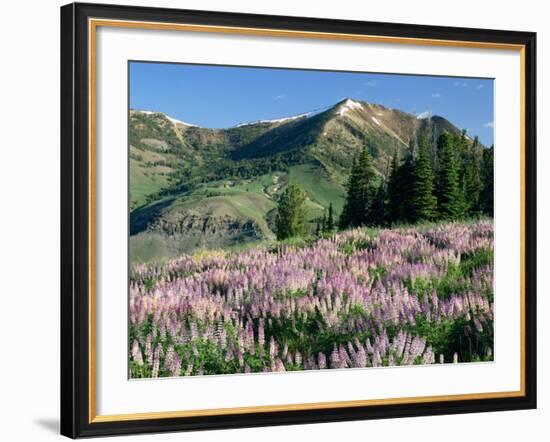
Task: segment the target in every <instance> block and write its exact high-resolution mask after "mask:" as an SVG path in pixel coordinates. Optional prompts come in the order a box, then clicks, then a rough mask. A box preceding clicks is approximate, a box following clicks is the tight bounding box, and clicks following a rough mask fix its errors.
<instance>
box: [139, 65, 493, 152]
mask: <svg viewBox="0 0 550 442" xmlns="http://www.w3.org/2000/svg"><path fill="white" fill-rule="evenodd" d="M345 97H349V98H354V99H357V100H362V101H367V102H369V103H376V104H382V105H384V106H386V107H391V108H396V109H400V110H403V111H405V112H409V113H413V114H420V113H422V112H425V111H431V112H432V114H434V115H441V116H443V117H445V118H447V119H448V120H450V121H451V122H452V123H453V124H455V125H456V126H457V127H458V128H460V129H468V133H469V135H470V136H472V137H473V136H475V135H478V136H479V139H480V141H481V142H482V143H483V144H485V145H486V146H489V145H491V144H492V143H493V118H494V117H493V80H487V79H478V78H458V77H431V76H417V75H394V74H370V73H351V72H331V71H307V70H291V69H272V68H242V67H227V66H201V65H186V64H175V63H174V64H172V63H142V62H131V63H130V107H131V108H132V109H141V110H150V111H158V112H164V113H166V114H168V115H170V116H171V117H174V118H177V119H180V120H183V121H185V122H188V123H192V124H196V125H199V126H202V127H210V128H225V127H231V126H234V125H235V124H238V123H243V122H247V121H255V120H262V119H273V118H282V117H287V116H292V115H296V114H300V113H304V112H309V111H312V110H315V109H319V108H323V107H326V106H330V105H333V104H335V103H337V102H338V101H340V100H342V99H343V98H345Z"/></svg>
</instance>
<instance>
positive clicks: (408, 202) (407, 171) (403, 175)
mask: <svg viewBox="0 0 550 442" xmlns="http://www.w3.org/2000/svg"><path fill="white" fill-rule="evenodd" d="M413 151H414V145H413V144H412V141H411V146H410V148H409V150H408V152H407V153H406V154H405V158H404V160H403V163H402V164H401V166H400V167H399V191H400V197H399V198H400V204H399V216H398V218H397V221H398V222H407V223H412V222H414V209H413V203H414V193H413V189H414V181H415V177H414V173H415V170H414V156H413Z"/></svg>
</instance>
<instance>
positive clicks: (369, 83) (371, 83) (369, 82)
mask: <svg viewBox="0 0 550 442" xmlns="http://www.w3.org/2000/svg"><path fill="white" fill-rule="evenodd" d="M377 84H378V82H377V81H376V80H369V81H367V82H366V83H365V86H368V87H376V85H377Z"/></svg>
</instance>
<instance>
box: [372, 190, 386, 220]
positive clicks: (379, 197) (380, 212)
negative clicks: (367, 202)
mask: <svg viewBox="0 0 550 442" xmlns="http://www.w3.org/2000/svg"><path fill="white" fill-rule="evenodd" d="M386 224H387V191H386V183H385V181H381V182H380V185H379V186H378V189H377V190H376V194H375V195H374V201H373V202H372V205H371V208H370V214H369V225H371V226H384V225H386Z"/></svg>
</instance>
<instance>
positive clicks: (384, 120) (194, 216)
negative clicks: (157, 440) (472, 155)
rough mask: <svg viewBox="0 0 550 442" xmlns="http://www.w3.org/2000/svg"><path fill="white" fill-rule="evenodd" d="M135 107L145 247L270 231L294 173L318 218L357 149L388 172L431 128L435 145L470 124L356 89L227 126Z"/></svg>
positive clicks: (234, 242) (140, 233)
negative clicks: (292, 111)
mask: <svg viewBox="0 0 550 442" xmlns="http://www.w3.org/2000/svg"><path fill="white" fill-rule="evenodd" d="M323 109H324V110H323ZM129 117H130V124H129V140H130V143H129V144H130V223H131V228H130V232H131V235H132V238H131V247H133V248H134V251H136V254H137V255H140V253H141V255H143V254H145V255H147V253H146V252H147V249H155V247H156V246H154V245H151V242H153V243H155V244H158V248H160V249H162V253H160V252H159V253H158V254H159V255H162V254H164V255H168V256H169V255H172V254H177V253H182V252H190V251H192V250H196V249H200V248H202V247H208V248H215V247H224V248H225V247H234V246H235V247H236V246H239V244H240V242H243V241H244V242H246V241H252V242H264V241H270V240H272V239H273V232H272V222H273V218H274V210H275V207H276V200H277V197H278V195H279V193H280V192H281V191H282V190H284V188H285V187H286V185H288V184H289V183H291V182H293V183H296V184H298V185H300V187H302V188H303V189H304V190H305V192H306V194H307V204H308V207H309V214H310V217H309V221H310V223H312V224H313V223H315V222H317V221H318V220H319V219H320V217H322V214H323V211H324V210H325V209H326V208H327V207H328V205H329V204H330V203H333V205H334V208H335V210H336V213H338V212H339V211H340V210H341V207H342V204H343V198H344V193H345V183H346V180H347V175H348V173H349V169H350V167H351V164H352V161H353V158H354V156H355V155H356V154H357V153H358V152H360V151H361V150H362V149H363V148H364V147H365V146H366V147H367V148H368V149H369V151H370V153H371V156H372V158H373V165H374V168H375V171H376V173H377V174H378V176H379V177H380V179H382V177H384V176H386V175H387V171H388V168H389V164H390V160H391V158H392V157H393V156H394V155H396V154H397V155H399V156H400V157H402V156H403V155H404V154H405V153H406V152H407V150H408V149H409V148H411V147H412V148H413V149H414V148H415V146H416V145H417V144H418V142H419V140H420V138H421V137H423V136H427V137H428V139H429V141H430V144H431V146H432V151H434V152H435V145H436V142H437V138H438V137H439V135H440V134H441V133H443V132H445V131H447V132H450V133H453V134H455V135H457V136H458V135H460V134H461V133H462V131H460V130H459V129H458V128H457V127H456V126H454V125H453V124H452V123H451V122H450V121H449V120H447V119H446V118H444V117H441V116H437V115H433V116H427V118H418V115H414V114H410V113H407V112H404V111H401V110H399V109H392V108H387V107H385V106H382V105H379V104H373V103H368V102H365V101H359V100H354V99H352V98H345V99H342V100H340V101H339V102H337V103H336V104H334V105H332V106H328V107H327V108H321V109H319V110H317V111H314V112H306V113H302V114H298V115H295V116H291V117H284V118H278V119H272V120H257V121H255V122H248V123H240V124H238V125H236V126H233V127H230V128H222V129H216V128H205V127H199V126H196V125H192V124H190V123H185V122H182V121H181V120H176V119H174V118H171V117H169V116H168V115H166V114H164V113H162V112H152V111H141V110H136V109H131V110H130V114H129ZM468 140H469V142H471V140H470V139H469V138H468ZM480 148H482V146H480ZM201 226H203V227H201ZM246 232H251V233H250V234H248V233H246ZM243 238H244V240H243ZM145 244H149V245H148V246H145ZM167 249H168V250H167ZM138 250H142V252H138ZM153 255H155V254H154V253H153ZM140 258H141V259H145V260H146V259H147V258H150V256H140Z"/></svg>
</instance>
